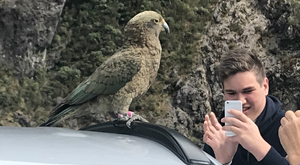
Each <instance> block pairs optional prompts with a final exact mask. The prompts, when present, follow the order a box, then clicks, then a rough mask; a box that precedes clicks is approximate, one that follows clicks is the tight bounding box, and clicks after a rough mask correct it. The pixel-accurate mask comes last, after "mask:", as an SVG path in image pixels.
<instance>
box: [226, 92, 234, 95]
mask: <svg viewBox="0 0 300 165" xmlns="http://www.w3.org/2000/svg"><path fill="white" fill-rule="evenodd" d="M227 94H228V95H235V92H227Z"/></svg>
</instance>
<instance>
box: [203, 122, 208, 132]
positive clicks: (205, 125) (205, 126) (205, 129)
mask: <svg viewBox="0 0 300 165" xmlns="http://www.w3.org/2000/svg"><path fill="white" fill-rule="evenodd" d="M203 129H204V132H206V131H208V130H209V128H208V124H207V121H204V123H203Z"/></svg>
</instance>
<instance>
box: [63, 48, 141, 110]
mask: <svg viewBox="0 0 300 165" xmlns="http://www.w3.org/2000/svg"><path fill="white" fill-rule="evenodd" d="M136 53H139V52H132V51H131V52H128V51H127V52H126V51H121V52H119V53H117V54H115V55H114V56H112V57H111V58H109V59H108V60H106V61H105V62H104V63H103V64H102V65H101V66H100V67H98V68H97V69H96V71H95V72H94V73H93V74H92V75H91V76H90V77H89V78H88V79H86V80H85V81H83V82H82V83H81V84H79V85H78V86H77V88H75V89H74V90H73V91H72V92H71V93H70V94H69V95H68V96H67V97H66V98H65V99H64V104H68V105H74V104H82V103H84V102H86V101H88V100H90V99H92V98H94V97H95V96H97V95H110V94H114V93H116V92H117V91H119V90H120V89H121V88H122V87H124V86H125V84H126V83H127V82H129V81H131V80H132V77H133V76H134V75H135V74H137V72H138V71H139V70H140V68H141V58H140V56H136ZM121 54H122V55H121ZM124 54H125V55H124ZM133 54H135V55H133Z"/></svg>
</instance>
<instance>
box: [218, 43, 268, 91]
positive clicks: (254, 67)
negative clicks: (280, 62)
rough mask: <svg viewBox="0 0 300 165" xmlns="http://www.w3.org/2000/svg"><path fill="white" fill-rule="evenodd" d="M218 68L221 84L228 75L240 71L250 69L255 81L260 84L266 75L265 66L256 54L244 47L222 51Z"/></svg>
mask: <svg viewBox="0 0 300 165" xmlns="http://www.w3.org/2000/svg"><path fill="white" fill-rule="evenodd" d="M218 69H219V78H220V81H221V83H222V85H223V83H224V81H225V80H226V79H227V78H228V77H229V76H232V75H235V74H237V73H240V72H247V71H252V72H253V73H254V75H255V76H256V80H257V82H258V83H259V84H261V85H262V83H263V80H264V78H265V77H266V72H265V68H264V66H263V64H262V63H261V61H260V60H259V59H258V57H257V55H256V54H255V53H253V52H251V51H249V50H247V49H244V48H239V49H234V50H229V51H227V52H226V53H224V54H223V55H222V56H221V61H220V65H219V68H218Z"/></svg>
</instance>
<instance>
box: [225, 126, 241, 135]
mask: <svg viewBox="0 0 300 165" xmlns="http://www.w3.org/2000/svg"><path fill="white" fill-rule="evenodd" d="M222 129H223V130H224V131H231V132H233V133H235V134H236V135H238V134H239V132H240V131H239V130H240V129H239V128H238V127H236V126H235V125H225V126H223V128H222Z"/></svg>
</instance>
